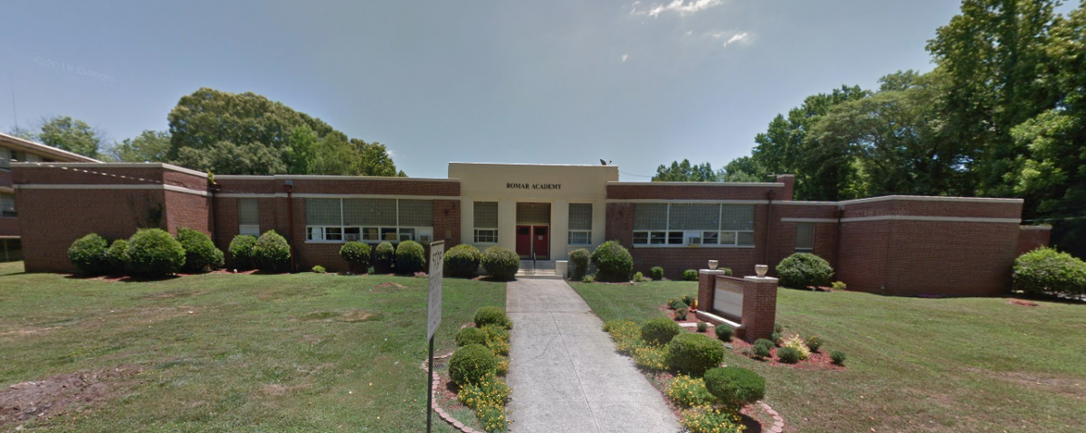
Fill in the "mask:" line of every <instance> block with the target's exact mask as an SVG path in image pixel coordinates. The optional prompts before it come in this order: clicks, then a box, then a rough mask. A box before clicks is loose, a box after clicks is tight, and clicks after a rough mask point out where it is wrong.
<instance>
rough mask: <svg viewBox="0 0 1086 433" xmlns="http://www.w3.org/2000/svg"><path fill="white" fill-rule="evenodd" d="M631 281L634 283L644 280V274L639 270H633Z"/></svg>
mask: <svg viewBox="0 0 1086 433" xmlns="http://www.w3.org/2000/svg"><path fill="white" fill-rule="evenodd" d="M633 281H634V282H635V283H640V282H642V281H645V276H644V275H642V274H641V273H640V272H634V276H633Z"/></svg>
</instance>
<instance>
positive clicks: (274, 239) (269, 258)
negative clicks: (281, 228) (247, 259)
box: [253, 230, 290, 272]
mask: <svg viewBox="0 0 1086 433" xmlns="http://www.w3.org/2000/svg"><path fill="white" fill-rule="evenodd" d="M253 261H254V262H255V263H256V267H257V268H258V269H260V270H261V271H265V272H284V271H286V270H287V268H288V267H289V266H290V245H289V244H287V240H286V239H284V238H283V237H282V236H280V235H279V233H276V232H275V230H268V231H266V232H264V234H262V235H260V239H257V240H256V244H255V245H253Z"/></svg>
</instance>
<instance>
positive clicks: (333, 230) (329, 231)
mask: <svg viewBox="0 0 1086 433" xmlns="http://www.w3.org/2000/svg"><path fill="white" fill-rule="evenodd" d="M324 240H326V241H342V240H343V228H341V227H325V228H324Z"/></svg>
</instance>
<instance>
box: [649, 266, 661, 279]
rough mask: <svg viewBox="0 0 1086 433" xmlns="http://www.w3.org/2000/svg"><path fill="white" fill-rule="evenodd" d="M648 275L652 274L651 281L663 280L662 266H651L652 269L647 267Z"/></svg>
mask: <svg viewBox="0 0 1086 433" xmlns="http://www.w3.org/2000/svg"><path fill="white" fill-rule="evenodd" d="M649 275H651V276H652V280H653V281H660V280H663V279H664V268H661V267H659V266H653V267H652V269H649Z"/></svg>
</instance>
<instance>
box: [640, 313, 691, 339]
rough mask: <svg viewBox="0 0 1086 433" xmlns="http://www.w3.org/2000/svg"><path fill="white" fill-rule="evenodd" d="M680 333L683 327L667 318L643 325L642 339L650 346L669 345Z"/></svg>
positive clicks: (650, 321)
mask: <svg viewBox="0 0 1086 433" xmlns="http://www.w3.org/2000/svg"><path fill="white" fill-rule="evenodd" d="M680 332H682V327H681V326H679V324H678V323H675V322H674V321H672V320H670V319H668V318H667V317H658V318H655V319H651V320H649V321H647V322H645V324H643V325H641V339H642V340H645V342H646V343H649V344H655V345H663V344H668V343H670V342H671V339H673V338H675V336H676V335H679V333H680Z"/></svg>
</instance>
